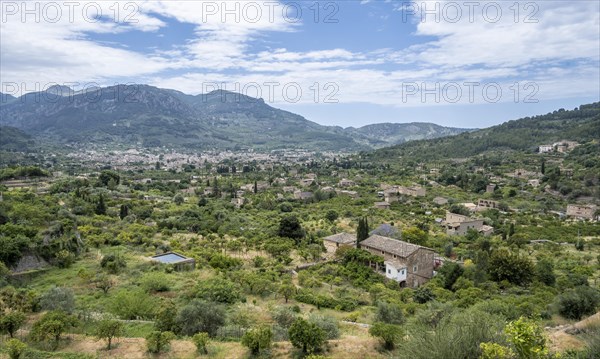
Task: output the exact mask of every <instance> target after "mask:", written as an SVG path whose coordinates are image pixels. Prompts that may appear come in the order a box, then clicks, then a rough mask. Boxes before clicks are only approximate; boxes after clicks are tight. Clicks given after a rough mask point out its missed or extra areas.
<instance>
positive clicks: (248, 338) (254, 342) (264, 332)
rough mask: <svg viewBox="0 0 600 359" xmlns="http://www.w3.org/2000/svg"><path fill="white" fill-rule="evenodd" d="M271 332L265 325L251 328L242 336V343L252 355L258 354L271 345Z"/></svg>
mask: <svg viewBox="0 0 600 359" xmlns="http://www.w3.org/2000/svg"><path fill="white" fill-rule="evenodd" d="M272 340H273V332H272V331H271V328H269V327H267V326H260V327H257V328H253V329H251V330H249V331H247V332H246V333H244V335H243V336H242V345H244V346H246V347H248V349H250V352H251V353H252V355H257V354H260V352H262V351H264V350H265V349H268V348H270V347H271V341H272Z"/></svg>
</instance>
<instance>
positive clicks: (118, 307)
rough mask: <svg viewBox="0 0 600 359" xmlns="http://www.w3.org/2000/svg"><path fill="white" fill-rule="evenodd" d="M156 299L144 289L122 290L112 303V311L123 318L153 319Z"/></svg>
mask: <svg viewBox="0 0 600 359" xmlns="http://www.w3.org/2000/svg"><path fill="white" fill-rule="evenodd" d="M156 305H157V303H156V300H155V299H154V298H153V297H151V296H149V295H148V294H146V292H144V291H143V290H139V289H136V290H120V291H119V292H117V294H116V295H115V297H114V298H113V301H112V304H111V305H110V308H111V311H112V312H113V313H114V314H115V315H117V316H119V317H120V318H121V319H128V320H132V319H151V318H153V317H154V314H155V308H156Z"/></svg>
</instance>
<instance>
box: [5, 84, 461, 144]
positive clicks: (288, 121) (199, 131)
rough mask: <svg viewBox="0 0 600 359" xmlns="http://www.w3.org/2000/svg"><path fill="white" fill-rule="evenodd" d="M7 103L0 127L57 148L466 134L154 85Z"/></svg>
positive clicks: (40, 95)
mask: <svg viewBox="0 0 600 359" xmlns="http://www.w3.org/2000/svg"><path fill="white" fill-rule="evenodd" d="M65 95H66V96H65ZM11 97H12V96H11ZM7 99H8V101H6V102H3V103H0V116H1V121H0V124H1V125H6V126H13V127H16V128H19V129H21V130H23V131H25V132H26V133H28V134H30V135H33V136H36V137H37V136H42V137H45V138H48V139H51V140H53V141H56V142H59V143H65V142H66V143H82V142H85V143H111V142H116V143H128V144H136V145H144V146H149V147H156V146H170V147H187V148H198V149H206V148H257V149H278V148H302V149H312V150H347V151H357V150H369V149H373V148H378V147H383V146H389V145H392V144H397V143H401V142H404V141H406V140H407V139H418V138H431V137H437V136H441V135H453V134H457V133H462V132H464V131H467V130H466V129H452V128H446V127H442V126H438V125H434V124H430V125H427V126H425V125H422V124H396V125H392V124H385V125H381V127H378V125H377V124H374V125H370V126H371V127H366V128H365V129H362V130H361V129H360V128H359V129H354V128H347V129H343V128H340V127H334V126H323V125H320V124H318V123H315V122H312V121H310V120H308V119H306V118H304V117H303V116H300V115H297V114H294V113H292V112H289V111H284V110H281V109H277V108H274V107H272V106H270V105H268V104H267V103H265V101H264V100H263V99H260V98H253V97H249V96H245V95H243V94H238V93H233V92H229V91H223V90H215V91H212V92H209V93H206V94H198V95H189V94H185V93H183V92H181V91H177V90H172V89H161V88H158V87H154V86H150V85H115V86H109V87H104V88H93V89H88V90H87V91H78V92H75V91H73V90H72V89H70V88H68V87H66V86H53V87H51V88H50V89H49V91H45V92H37V93H29V94H25V95H23V96H21V97H19V98H14V97H13V98H12V99H11V98H10V97H8V96H7ZM386 134H387V135H386Z"/></svg>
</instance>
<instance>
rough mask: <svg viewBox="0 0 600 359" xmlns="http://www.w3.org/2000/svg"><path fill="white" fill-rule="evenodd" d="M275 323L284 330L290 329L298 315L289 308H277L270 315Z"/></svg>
mask: <svg viewBox="0 0 600 359" xmlns="http://www.w3.org/2000/svg"><path fill="white" fill-rule="evenodd" d="M271 317H272V318H273V320H275V322H276V323H277V324H278V325H280V326H281V327H283V328H285V329H286V330H287V329H289V328H290V326H291V325H292V323H294V321H295V320H296V318H297V317H298V315H297V314H296V313H295V312H294V311H293V310H292V308H290V307H277V308H275V310H274V311H273V313H272V314H271Z"/></svg>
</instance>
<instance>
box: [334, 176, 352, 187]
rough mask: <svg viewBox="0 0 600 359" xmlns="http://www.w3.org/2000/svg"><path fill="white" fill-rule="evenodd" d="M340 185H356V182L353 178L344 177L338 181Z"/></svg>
mask: <svg viewBox="0 0 600 359" xmlns="http://www.w3.org/2000/svg"><path fill="white" fill-rule="evenodd" d="M338 186H340V187H354V186H356V183H355V182H354V181H352V180H349V179H345V178H344V179H342V180H340V182H339V183H338Z"/></svg>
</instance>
